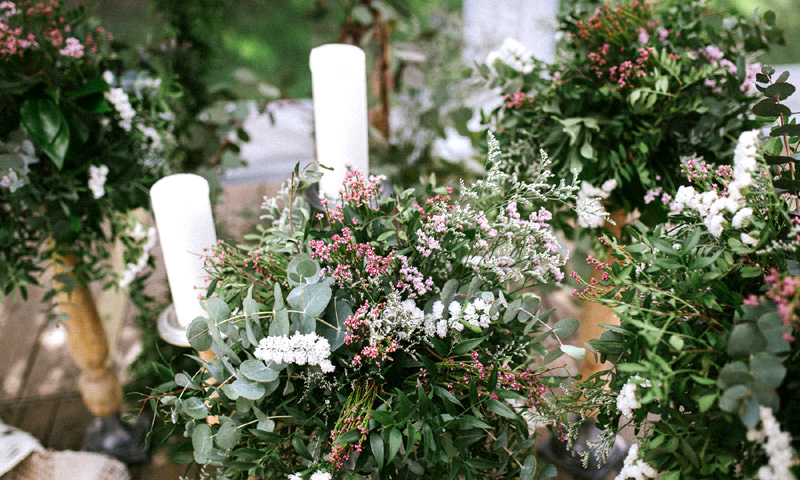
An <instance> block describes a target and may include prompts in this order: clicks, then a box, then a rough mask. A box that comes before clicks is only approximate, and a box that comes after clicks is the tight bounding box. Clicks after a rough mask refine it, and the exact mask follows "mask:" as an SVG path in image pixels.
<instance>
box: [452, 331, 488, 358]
mask: <svg viewBox="0 0 800 480" xmlns="http://www.w3.org/2000/svg"><path fill="white" fill-rule="evenodd" d="M484 340H486V337H485V336H484V337H479V338H471V339H469V340H464V341H463V342H459V343H458V344H457V345H456V346H455V347H454V348H453V351H452V354H453V355H463V354H465V353H467V352H471V351H473V350H475V347H477V346H478V345H480V344H481V342H483V341H484Z"/></svg>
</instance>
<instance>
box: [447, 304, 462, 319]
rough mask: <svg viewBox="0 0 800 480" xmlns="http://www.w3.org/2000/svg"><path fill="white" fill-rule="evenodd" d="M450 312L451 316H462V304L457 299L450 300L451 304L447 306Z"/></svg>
mask: <svg viewBox="0 0 800 480" xmlns="http://www.w3.org/2000/svg"><path fill="white" fill-rule="evenodd" d="M447 310H448V312H450V316H451V317H460V316H461V304H460V303H458V302H457V301H455V300H453V301H452V302H450V306H449V307H447Z"/></svg>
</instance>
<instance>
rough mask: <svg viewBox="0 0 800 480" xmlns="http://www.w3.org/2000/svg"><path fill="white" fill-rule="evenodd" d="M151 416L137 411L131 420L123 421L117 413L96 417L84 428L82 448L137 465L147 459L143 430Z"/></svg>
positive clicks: (146, 427) (149, 424) (148, 456)
mask: <svg viewBox="0 0 800 480" xmlns="http://www.w3.org/2000/svg"><path fill="white" fill-rule="evenodd" d="M151 421H152V418H151V417H150V416H148V415H144V414H143V415H140V416H138V417H137V418H136V420H135V421H134V422H133V423H129V422H126V421H124V420H123V419H122V417H121V415H120V414H114V415H109V416H107V417H99V418H95V419H94V420H92V422H91V423H90V424H89V426H88V427H87V428H86V433H85V436H84V440H83V450H86V451H89V452H98V453H104V454H106V455H110V456H112V457H114V458H116V459H117V460H120V461H122V462H124V463H126V464H128V465H141V464H144V463H147V462H149V461H150V443H149V442H148V441H147V433H148V432H149V431H150V426H151Z"/></svg>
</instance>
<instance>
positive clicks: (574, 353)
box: [561, 345, 586, 360]
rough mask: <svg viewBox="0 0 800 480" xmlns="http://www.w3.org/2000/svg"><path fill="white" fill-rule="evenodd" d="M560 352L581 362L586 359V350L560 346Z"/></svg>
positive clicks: (571, 346)
mask: <svg viewBox="0 0 800 480" xmlns="http://www.w3.org/2000/svg"><path fill="white" fill-rule="evenodd" d="M561 351H562V352H564V353H566V354H567V355H569V356H570V357H572V358H574V359H575V360H583V359H584V358H586V349H585V348H583V347H576V346H574V345H561Z"/></svg>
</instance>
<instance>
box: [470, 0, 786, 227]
mask: <svg viewBox="0 0 800 480" xmlns="http://www.w3.org/2000/svg"><path fill="white" fill-rule="evenodd" d="M594 8H595V7H594V4H592V3H589V2H576V3H575V4H574V8H573V9H572V10H571V11H570V12H569V13H568V14H566V15H565V16H564V17H563V19H562V22H561V26H560V31H561V32H562V34H563V36H564V37H563V39H564V40H563V42H562V48H561V50H560V51H561V52H562V53H561V57H559V58H557V59H556V60H555V62H554V63H553V64H552V65H543V64H541V63H539V62H536V61H533V60H532V59H531V58H530V55H529V54H524V53H523V56H525V57H526V58H524V59H523V63H526V64H527V65H528V66H527V67H526V68H520V67H519V66H517V67H514V66H513V65H515V62H516V60H513V59H509V56H510V55H511V53H512V52H503V51H501V52H500V58H499V59H498V60H495V61H494V62H493V64H491V65H485V66H482V67H481V74H482V75H483V76H484V78H486V79H487V80H488V81H489V86H491V87H499V88H500V89H501V92H502V94H504V95H505V97H504V98H505V100H504V103H503V105H502V106H500V107H499V108H498V109H496V110H494V111H493V112H491V114H490V115H489V117H488V118H487V121H488V122H489V123H490V125H492V127H493V128H494V129H495V130H497V131H499V132H502V135H501V137H500V139H501V141H502V142H503V143H504V144H505V145H514V144H522V145H531V146H532V147H533V148H532V150H534V151H535V149H537V148H540V147H541V148H545V149H547V150H548V151H549V152H551V154H552V155H554V157H556V158H557V159H558V161H557V164H556V165H555V167H554V169H555V172H556V173H557V174H559V175H566V174H567V172H569V171H570V170H571V169H578V170H580V178H581V179H583V180H586V181H587V182H589V183H590V184H591V185H592V186H594V187H600V186H601V185H605V184H606V182H608V181H613V182H615V185H616V188H614V189H613V190H611V191H610V196H609V197H608V198H607V200H606V203H607V206H608V208H611V209H613V210H617V209H625V211H626V212H632V211H634V210H638V211H639V212H640V213H641V215H642V217H641V218H642V220H643V221H644V222H645V223H647V224H649V225H655V224H657V223H660V222H662V221H663V220H664V219H665V218H666V217H665V214H666V208H665V207H663V206H662V205H661V204H660V203H659V202H655V203H650V204H647V203H645V201H644V200H643V199H644V198H645V194H646V193H648V192H650V191H656V190H658V189H660V190H659V191H660V192H662V193H666V194H669V195H672V194H674V192H675V189H676V188H677V186H678V185H679V183H680V180H681V178H682V175H681V172H680V161H679V159H680V158H681V157H683V156H687V155H698V156H702V157H703V158H705V159H706V160H707V161H709V162H714V163H719V162H721V161H722V159H725V158H727V155H728V154H729V153H730V151H731V150H732V148H733V143H732V142H733V140H734V139H735V138H736V137H737V136H738V134H739V133H740V132H741V131H744V130H748V129H751V128H755V127H756V126H758V125H760V124H761V122H760V121H758V120H757V119H754V118H752V117H749V116H748V115H746V105H749V104H750V103H751V100H752V99H753V98H754V96H753V95H754V93H753V92H755V89H754V88H753V83H752V80H753V76H754V75H755V73H756V72H757V71H758V67H757V66H755V65H754V64H752V63H751V62H752V61H753V57H754V56H755V54H757V53H758V52H760V51H763V50H765V49H766V48H767V47H768V46H769V45H772V44H776V43H782V42H783V37H782V33H781V31H780V29H779V28H778V27H777V26H776V16H775V14H774V13H771V12H764V13H762V14H761V16H760V17H759V18H757V19H755V20H754V21H748V20H745V19H743V18H737V17H729V16H724V15H721V14H719V13H718V12H716V11H714V10H713V9H711V8H709V7H707V6H706V4H705V3H704V2H683V1H667V2H660V3H658V4H650V3H646V2H620V3H617V4H615V5H613V6H612V5H610V4H603V5H601V6H600V7H599V8H598V9H597V10H594ZM543 78H549V79H551V80H549V81H543ZM516 168H517V171H519V172H521V173H522V172H524V171H525V169H526V168H527V166H526V164H525V157H524V156H523V157H522V158H521V159H520V162H519V163H518V164H517V165H516ZM564 224H565V226H566V227H568V223H567V222H564Z"/></svg>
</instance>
